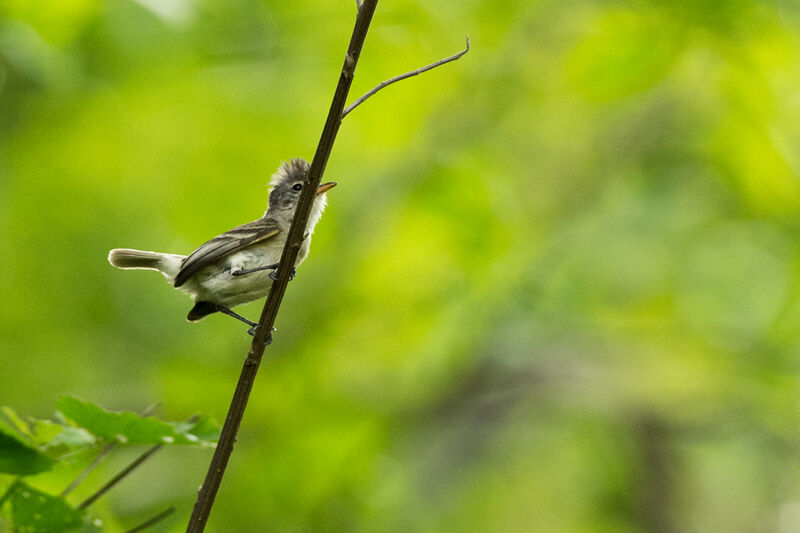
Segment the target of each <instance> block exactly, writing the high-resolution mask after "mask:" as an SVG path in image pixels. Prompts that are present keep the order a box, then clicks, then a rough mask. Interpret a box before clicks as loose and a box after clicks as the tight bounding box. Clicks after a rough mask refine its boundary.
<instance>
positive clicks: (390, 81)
mask: <svg viewBox="0 0 800 533" xmlns="http://www.w3.org/2000/svg"><path fill="white" fill-rule="evenodd" d="M356 1H358V0H356ZM467 52H469V35H467V47H466V48H464V49H463V50H461V51H460V52H458V53H457V54H453V55H451V56H450V57H445V58H444V59H440V60H439V61H436V62H435V63H431V64H430V65H426V66H424V67H421V68H418V69H416V70H412V71H411V72H406V73H405V74H400V75H399V76H395V77H394V78H390V79H388V80H386V81H382V82H380V83H379V84H378V85H376V86H375V87H373V88H372V89H370V90H369V91H367V92H366V93H365V94H364V95H363V96H361V97H360V98H359V99H358V100H356V101H355V102H353V103H352V104H350V105H349V106H347V107H346V108H345V110H344V111H342V118H344V117H346V116H347V114H348V113H350V111H352V110H353V109H355V108H357V107H358V106H360V105H361V104H363V103H364V101H365V100H366V99H367V98H369V97H370V96H372V95H373V94H375V93H376V92H378V91H380V90H381V89H383V88H384V87H388V86H389V85H391V84H393V83H396V82H398V81H402V80H404V79H406V78H411V77H412V76H418V75H420V74H422V73H423V72H427V71H429V70H431V69H435V68H436V67H440V66H442V65H444V64H445V63H449V62H451V61H455V60H456V59H458V58H460V57H461V56H463V55H464V54H466V53H467Z"/></svg>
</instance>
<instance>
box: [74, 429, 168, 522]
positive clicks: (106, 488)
mask: <svg viewBox="0 0 800 533" xmlns="http://www.w3.org/2000/svg"><path fill="white" fill-rule="evenodd" d="M162 446H163V444H156V445H155V446H153V447H152V448H150V449H149V450H147V451H146V452H144V453H143V454H142V455H140V456H139V457H137V458H136V459H135V460H134V461H133V462H132V463H131V464H129V465H128V466H126V467H125V468H123V469H122V470H121V471H120V472H119V474H117V475H116V476H114V477H112V478H111V479H110V480H109V481H108V483H106V484H105V485H103V486H102V487H100V489H99V490H98V491H97V492H95V493H94V494H92V495H91V496H89V497H88V498H87V499H86V500H84V501H83V503H81V504H80V505H78V509H86V508H87V507H89V506H90V505H92V504H93V503H94V502H96V501H97V499H98V498H100V496H102V495H103V494H105V493H106V492H108V491H109V490H111V489H112V488H114V485H116V484H117V483H119V482H120V481H122V479H123V478H124V477H125V476H127V475H128V474H130V473H131V472H133V470H134V469H136V467H137V466H139V465H140V464H142V463H143V462H145V461H146V460H147V459H148V458H149V457H150V456H151V455H153V454H154V453H156V452H157V451H158V450H159V449H160V448H161V447H162Z"/></svg>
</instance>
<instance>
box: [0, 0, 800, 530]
mask: <svg viewBox="0 0 800 533" xmlns="http://www.w3.org/2000/svg"><path fill="white" fill-rule="evenodd" d="M354 8H355V2H352V1H345V0H341V1H336V2H334V1H331V0H323V1H315V2H311V1H304V0H298V1H296V2H279V1H275V0H262V1H250V0H232V1H228V2H221V1H216V0H194V1H192V0H170V1H166V0H164V1H159V0H138V1H128V0H117V1H110V2H102V1H100V0H59V1H58V2H44V1H42V0H4V1H3V2H2V4H0V87H2V89H1V91H2V92H0V257H2V274H0V294H1V295H2V300H3V305H2V306H0V404H7V405H13V406H15V407H16V408H17V409H18V410H19V411H21V412H26V413H31V414H36V415H44V414H46V413H49V412H50V410H51V406H52V405H53V404H54V403H55V400H56V398H58V397H59V396H61V395H63V394H75V395H79V396H81V397H84V398H90V399H92V400H96V401H98V402H99V403H101V404H103V405H107V406H109V407H111V408H115V409H126V410H140V409H141V408H142V407H144V406H145V405H148V404H150V403H152V402H153V401H161V402H163V405H164V406H165V409H166V410H167V412H166V413H165V417H166V418H171V419H182V418H185V417H186V416H188V415H189V414H191V413H194V412H198V411H200V412H208V413H212V414H213V415H214V416H215V417H216V418H218V419H223V418H224V414H225V412H226V409H227V406H228V402H229V399H230V396H231V394H232V391H233V387H234V384H235V382H236V379H237V376H238V372H239V370H240V365H241V363H242V359H243V357H244V355H245V352H246V349H247V346H248V343H249V338H248V337H247V336H246V335H245V334H244V331H243V329H242V328H241V327H239V325H238V324H236V323H235V322H234V321H232V320H231V319H229V318H227V317H222V316H219V317H217V316H214V317H210V318H209V319H207V320H205V321H203V322H202V323H200V324H188V323H186V322H185V321H184V319H183V317H184V316H185V314H186V312H187V311H188V309H189V307H190V302H189V301H188V300H187V299H186V298H185V297H183V296H182V295H180V294H178V293H177V292H175V291H172V290H170V288H169V287H168V286H167V285H166V284H165V283H164V282H163V280H162V279H161V278H160V276H158V275H156V274H151V273H147V272H120V271H117V270H114V269H112V268H111V267H110V266H109V265H108V264H107V263H106V260H105V257H106V253H107V251H108V250H109V249H110V248H113V247H121V246H122V247H135V248H143V249H153V250H159V251H171V252H177V253H186V252H189V251H191V250H192V249H193V248H194V247H196V246H197V245H199V244H200V243H202V242H203V241H205V240H206V239H208V238H209V237H211V236H213V235H216V234H218V233H220V232H222V231H224V230H226V229H229V228H230V227H232V226H234V225H236V224H240V223H243V222H246V221H249V220H252V219H254V218H256V217H257V216H259V215H260V214H261V213H262V212H263V210H264V208H265V205H266V199H267V196H266V193H267V190H266V187H265V184H266V182H267V181H268V178H269V175H270V174H271V173H272V172H273V171H274V169H275V168H276V167H277V166H278V164H279V163H280V162H281V161H282V160H286V159H288V158H290V157H297V156H302V157H307V158H310V157H311V156H312V154H313V150H314V148H315V146H316V142H317V139H318V136H319V133H320V131H321V128H322V123H323V121H324V117H325V113H326V112H327V109H328V106H329V104H330V98H331V95H332V93H333V88H334V86H335V83H336V79H337V76H338V72H339V69H340V67H341V64H342V61H343V54H344V50H345V47H346V43H347V40H348V38H349V35H350V31H351V29H352V22H353V18H354ZM465 33H469V35H470V37H471V39H472V43H473V48H472V51H471V52H470V53H469V54H468V55H467V56H465V57H464V58H463V59H461V60H459V61H458V62H456V63H453V64H451V65H448V66H446V67H442V68H441V69H438V70H435V71H433V72H430V73H427V74H425V75H423V76H421V77H419V78H414V79H412V80H409V81H406V82H403V83H402V84H401V85H396V86H393V87H390V88H388V89H386V90H385V91H383V92H381V93H380V94H379V95H377V96H375V97H374V98H373V99H371V100H370V101H369V102H367V103H366V104H364V105H363V106H362V107H360V108H359V109H358V110H357V111H356V112H354V113H353V114H352V115H350V116H348V117H347V119H346V120H345V121H344V123H343V125H342V129H341V132H340V135H339V139H338V141H337V144H336V146H335V148H334V152H333V156H332V158H331V160H330V163H329V165H328V168H327V171H326V177H327V178H329V179H336V180H337V181H339V182H340V184H341V185H340V186H339V187H338V188H337V189H335V190H334V191H332V192H331V193H330V195H329V199H330V206H329V208H328V211H327V212H326V214H325V216H324V217H323V220H322V222H321V224H320V225H319V226H318V230H317V233H316V234H315V236H314V242H313V246H312V249H313V252H312V254H311V257H310V259H309V260H308V261H307V262H306V263H304V264H303V266H302V267H301V268H300V270H299V272H298V277H297V279H296V280H295V281H294V282H292V284H291V286H290V289H289V291H288V293H287V297H286V300H285V301H284V305H283V308H282V310H281V314H280V316H279V317H278V323H277V327H278V332H277V333H276V337H275V338H276V341H275V343H274V344H273V345H272V346H271V347H270V348H269V350H268V358H267V359H266V360H265V364H264V365H263V367H262V369H261V372H260V376H259V379H258V382H257V383H256V384H255V389H254V393H253V396H252V398H251V403H250V406H249V408H248V412H247V415H246V417H245V420H244V423H243V426H242V430H241V432H240V435H239V442H238V445H237V448H236V451H235V454H234V457H233V459H232V461H231V464H230V466H229V470H228V475H227V477H226V478H225V481H224V483H223V485H222V488H221V491H220V493H219V497H218V501H217V505H216V507H215V509H214V511H213V513H212V515H211V523H210V527H209V531H220V532H222V531H225V532H227V531H231V532H239V531H259V532H260V531H281V532H284V531H369V532H374V531H421V532H428V531H430V532H432V531H475V532H484V531H504V532H530V531H542V532H551V531H569V532H599V533H610V532H639V531H647V532H657V533H658V532H671V531H681V532H707V531H725V532H750V531H779V532H791V531H797V530H798V529H800V470H798V466H800V456H799V455H798V452H797V442H798V437H800V435H798V394H799V393H800V388H799V387H798V385H799V384H800V383H799V382H798V370H799V369H798V361H800V336H798V331H800V298H799V296H800V276H799V275H798V260H799V259H800V255H799V254H798V252H799V251H800V249H798V237H799V236H800V216H798V214H799V213H800V5H798V4H797V3H796V2H792V1H789V0H764V1H756V0H702V1H696V2H684V1H678V0H618V1H607V2H600V1H592V0H574V1H571V2H554V1H547V0H535V1H530V2H506V3H499V2H492V1H488V0H469V1H464V2H439V3H437V2H420V1H412V0H397V1H394V2H388V1H386V2H381V4H379V6H378V10H377V12H376V16H375V20H374V22H373V28H372V30H371V32H370V34H369V36H368V38H367V43H366V46H365V49H364V53H363V55H362V57H361V63H360V65H359V68H358V72H357V73H356V79H355V82H354V86H353V95H352V98H355V97H356V96H357V95H359V94H361V93H363V92H365V91H366V90H367V89H369V88H370V87H372V86H373V85H375V84H376V83H378V82H379V81H381V80H383V79H386V78H389V77H391V76H393V75H396V74H398V73H401V72H405V71H407V70H410V69H412V68H416V67H418V66H421V65H423V64H425V63H427V62H429V61H432V60H435V59H438V58H439V57H443V56H446V55H449V54H451V53H453V52H455V51H457V50H458V49H459V47H461V46H462V43H463V36H464V34H465ZM261 305H262V304H261V303H260V302H259V303H254V304H250V305H249V306H246V307H244V308H242V312H243V313H244V314H245V315H247V316H251V317H255V316H257V315H258V313H259V310H260V309H261ZM209 459H210V454H209V453H208V451H207V450H185V449H179V450H175V449H173V450H168V451H165V453H163V454H160V457H156V458H154V459H153V460H152V461H151V462H150V463H149V464H148V465H147V466H145V467H144V469H146V471H147V472H149V474H144V471H145V470H143V472H142V473H140V475H139V476H136V477H135V479H133V478H132V479H130V480H127V481H126V484H125V486H123V487H120V489H119V490H118V492H117V493H116V494H113V495H111V496H110V497H109V499H108V500H107V501H106V502H105V503H103V504H102V505H106V506H107V507H106V508H105V510H106V511H108V513H109V514H112V515H114V516H116V517H117V519H116V520H117V523H116V524H113V523H112V524H109V528H110V529H109V530H110V531H123V530H124V528H126V527H128V528H129V527H132V526H133V525H134V524H136V523H138V522H140V521H141V520H142V519H144V518H146V517H147V516H148V513H150V512H151V510H152V509H153V508H154V507H155V503H168V504H174V505H176V506H177V507H178V513H176V518H173V519H170V520H168V521H166V522H165V523H164V524H161V525H159V527H160V528H161V529H159V530H162V531H163V530H167V529H168V530H170V531H182V530H183V528H184V527H185V520H184V519H183V518H184V517H188V514H189V511H190V509H191V506H192V503H193V498H194V495H195V490H196V488H197V486H198V485H199V484H200V482H201V480H202V477H203V475H204V472H205V468H206V466H207V464H208V461H209ZM112 463H113V461H112ZM120 464H124V459H120ZM117 466H118V465H117ZM115 468H116V467H115V465H114V464H109V465H108V466H107V470H105V471H101V472H100V473H98V474H97V476H98V477H99V476H102V475H103V472H105V473H108V472H114V471H115ZM117 469H118V468H117ZM148 476H149V477H148ZM30 483H31V484H32V485H33V486H37V485H36V482H35V478H32V480H31V481H30ZM39 488H43V487H39ZM44 488H46V487H44ZM114 528H118V529H114ZM170 528H171V529H170ZM156 529H158V528H156Z"/></svg>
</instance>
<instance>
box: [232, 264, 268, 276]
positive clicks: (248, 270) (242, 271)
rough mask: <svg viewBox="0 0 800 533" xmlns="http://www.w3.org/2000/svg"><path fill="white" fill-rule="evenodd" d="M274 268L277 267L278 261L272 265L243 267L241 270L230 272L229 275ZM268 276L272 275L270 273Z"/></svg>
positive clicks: (240, 274) (242, 274)
mask: <svg viewBox="0 0 800 533" xmlns="http://www.w3.org/2000/svg"><path fill="white" fill-rule="evenodd" d="M276 268H278V263H275V264H272V265H264V266H260V267H256V268H243V269H241V270H234V271H233V272H231V276H244V275H245V274H250V273H252V272H259V271H261V270H275V269H276ZM270 277H272V275H271V274H270Z"/></svg>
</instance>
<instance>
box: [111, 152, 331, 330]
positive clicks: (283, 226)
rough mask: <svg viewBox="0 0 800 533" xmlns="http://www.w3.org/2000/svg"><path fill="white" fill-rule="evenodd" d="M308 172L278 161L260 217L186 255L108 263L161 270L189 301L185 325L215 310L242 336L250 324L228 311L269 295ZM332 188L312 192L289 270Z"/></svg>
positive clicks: (126, 254)
mask: <svg viewBox="0 0 800 533" xmlns="http://www.w3.org/2000/svg"><path fill="white" fill-rule="evenodd" d="M308 168H309V164H308V162H307V161H305V160H304V159H292V160H291V161H289V162H288V163H283V164H282V165H281V166H280V167H279V168H278V170H277V172H275V174H273V175H272V179H271V180H270V185H271V186H272V189H271V190H270V192H269V206H268V207H267V211H266V212H265V213H264V216H262V217H261V218H259V219H257V220H254V221H252V222H248V223H247V224H242V225H241V226H237V227H235V228H233V229H232V230H229V231H226V232H225V233H223V234H221V235H217V236H216V237H214V238H213V239H211V240H210V241H208V242H206V243H205V244H203V245H202V246H200V247H199V248H198V249H196V250H195V251H194V252H192V253H191V254H189V255H188V256H185V255H177V254H166V253H159V252H148V251H142V250H131V249H126V248H117V249H114V250H111V251H110V252H109V254H108V262H109V263H111V264H112V265H113V266H115V267H117V268H122V269H146V270H157V271H159V272H161V273H162V274H163V275H164V277H165V278H167V281H169V282H170V283H172V284H173V286H174V287H175V288H176V289H179V290H181V291H183V292H185V293H187V294H189V296H190V297H191V298H192V300H193V301H194V307H192V309H191V311H189V314H188V316H187V317H186V318H187V319H188V320H189V321H190V322H195V321H198V320H200V319H202V318H204V317H206V316H208V315H210V314H211V313H216V312H218V311H219V312H222V313H225V314H227V315H230V316H232V317H234V318H236V319H238V320H241V321H242V322H245V323H247V324H249V325H250V326H251V329H250V330H249V331H248V333H250V334H253V331H254V328H255V326H256V324H255V323H254V322H252V321H250V320H248V319H246V318H244V317H243V316H241V315H238V314H237V313H234V312H233V311H232V310H231V308H232V307H236V306H237V305H242V304H246V303H248V302H252V301H253V300H258V299H259V298H263V297H264V296H266V295H267V293H268V292H269V289H270V286H271V285H272V280H273V279H274V278H273V275H274V271H275V269H276V268H277V267H278V261H279V260H280V258H281V254H282V253H283V247H284V244H285V243H286V237H287V235H288V234H289V228H290V226H291V224H292V218H293V217H294V212H295V209H296V207H297V203H298V201H299V200H300V194H301V192H302V190H303V187H304V186H305V184H306V182H305V177H306V173H307V172H308ZM335 185H336V182H329V183H325V184H322V185H320V186H319V187H318V188H317V191H316V194H315V196H314V203H313V205H312V207H311V213H310V214H309V216H308V223H307V224H306V231H305V235H306V237H305V239H304V240H303V243H302V245H301V247H300V250H299V252H298V254H297V259H296V260H295V263H294V267H295V268H296V267H297V266H298V265H300V263H302V262H303V260H305V258H306V256H307V255H308V250H309V247H310V245H311V234H312V233H314V226H315V225H316V224H317V222H318V221H319V219H320V217H321V216H322V212H323V211H324V210H325V204H326V197H325V192H326V191H328V190H330V189H331V188H333V187H334V186H335Z"/></svg>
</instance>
